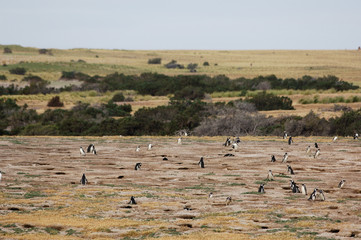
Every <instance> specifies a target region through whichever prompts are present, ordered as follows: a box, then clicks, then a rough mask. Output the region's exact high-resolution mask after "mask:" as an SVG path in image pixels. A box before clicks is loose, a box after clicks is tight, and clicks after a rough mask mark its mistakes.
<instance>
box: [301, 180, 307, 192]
mask: <svg viewBox="0 0 361 240" xmlns="http://www.w3.org/2000/svg"><path fill="white" fill-rule="evenodd" d="M301 193H302V194H303V195H307V188H306V185H305V184H304V183H302V186H301Z"/></svg>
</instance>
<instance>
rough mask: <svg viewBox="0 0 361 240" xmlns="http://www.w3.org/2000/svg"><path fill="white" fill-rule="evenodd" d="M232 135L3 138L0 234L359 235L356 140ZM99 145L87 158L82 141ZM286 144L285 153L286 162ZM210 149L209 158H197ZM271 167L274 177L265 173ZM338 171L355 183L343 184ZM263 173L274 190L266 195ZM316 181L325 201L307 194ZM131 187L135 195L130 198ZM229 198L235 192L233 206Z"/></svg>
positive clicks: (70, 236) (3, 236) (4, 236)
mask: <svg viewBox="0 0 361 240" xmlns="http://www.w3.org/2000/svg"><path fill="white" fill-rule="evenodd" d="M224 140H225V138H224V137H215V138H195V137H188V138H185V139H183V144H181V145H179V144H177V143H176V142H177V138H176V137H156V138H153V137H141V138H135V137H132V138H130V137H101V138H95V137H94V138H77V137H0V155H1V160H0V170H1V171H2V172H4V174H3V175H2V180H1V182H0V188H1V193H0V216H1V217H0V238H1V239H113V238H116V239H119V238H120V239H123V238H124V239H143V238H151V237H158V238H161V239H163V238H164V239H185V238H188V239H206V238H207V239H220V238H223V239H249V238H255V239H296V238H307V239H350V238H353V237H355V238H361V189H360V187H359V183H360V181H361V175H360V171H361V162H360V156H361V155H360V153H361V144H360V141H359V140H353V139H351V138H339V140H338V141H336V142H332V141H331V139H329V138H321V137H311V138H301V137H300V138H297V137H296V138H294V141H295V143H294V144H292V145H291V146H289V145H288V144H287V142H286V141H285V140H283V139H281V138H279V137H244V138H241V140H242V142H241V143H240V147H239V149H238V150H237V151H234V150H231V149H230V148H229V147H224V146H222V143H223V141H224ZM315 141H317V142H318V143H319V147H320V149H321V155H320V156H319V157H318V158H316V159H314V158H313V157H309V156H308V155H307V154H306V151H305V149H306V147H307V146H308V145H311V148H312V151H311V152H312V153H314V152H315V147H314V145H313V144H314V142H315ZM90 143H94V144H95V147H96V149H97V152H98V154H97V155H93V154H87V155H86V156H81V155H80V153H79V147H80V146H83V148H84V149H85V148H86V147H87V146H88V144H90ZM148 143H152V144H153V145H154V147H153V149H152V150H147V145H148ZM137 145H140V147H141V149H140V152H135V148H136V146H137ZM285 152H288V154H289V159H288V162H287V163H281V159H282V156H283V154H284V153H285ZM226 153H232V154H234V155H235V156H234V157H224V155H225V154H226ZM272 154H274V155H275V156H276V159H277V161H276V162H275V163H271V162H270V159H271V155H272ZM163 156H167V158H168V160H167V161H165V160H163ZM201 156H203V157H204V162H205V168H200V167H199V166H198V164H197V163H198V161H199V159H200V157H201ZM137 162H141V163H142V166H141V169H140V170H138V171H136V170H134V166H135V164H136V163H137ZM287 164H289V165H291V166H292V168H293V170H294V171H295V175H289V174H288V172H287ZM268 170H272V172H273V174H274V176H275V178H274V179H275V180H274V181H266V176H267V173H268ZM83 173H85V174H86V177H87V179H88V181H89V184H88V185H85V186H81V185H80V184H79V181H80V178H81V176H82V174H83ZM291 178H292V179H293V180H295V182H296V183H297V184H298V185H299V186H301V184H302V183H305V184H306V186H307V189H308V192H309V193H308V196H304V195H302V194H300V193H297V194H295V193H292V192H291V190H290V188H289V181H290V179H291ZM341 179H346V184H345V186H344V188H342V189H339V188H338V187H337V185H338V183H339V181H340V180H341ZM262 182H264V183H265V184H266V185H265V194H258V193H257V189H258V187H259V185H260V183H262ZM314 188H318V189H322V190H323V191H324V192H325V197H326V201H320V200H316V201H309V200H307V199H308V197H309V195H310V193H311V192H312V190H313V189H314ZM210 192H212V193H213V198H211V199H210V198H208V194H209V193H210ZM131 196H134V197H135V199H136V201H137V203H138V204H137V205H130V204H128V202H129V200H130V197H131ZM228 196H230V197H232V199H233V201H232V202H231V203H230V204H229V205H226V198H227V197H228Z"/></svg>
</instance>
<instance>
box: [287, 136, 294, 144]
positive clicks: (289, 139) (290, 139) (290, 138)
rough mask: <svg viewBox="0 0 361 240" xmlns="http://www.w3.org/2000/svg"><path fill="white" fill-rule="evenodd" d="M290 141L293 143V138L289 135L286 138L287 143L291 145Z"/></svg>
mask: <svg viewBox="0 0 361 240" xmlns="http://www.w3.org/2000/svg"><path fill="white" fill-rule="evenodd" d="M291 143H293V139H292V137H291V136H290V137H289V138H288V145H291Z"/></svg>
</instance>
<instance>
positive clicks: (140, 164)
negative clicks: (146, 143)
mask: <svg viewBox="0 0 361 240" xmlns="http://www.w3.org/2000/svg"><path fill="white" fill-rule="evenodd" d="M141 166H142V163H140V162H139V163H136V164H135V167H134V170H140V167H141Z"/></svg>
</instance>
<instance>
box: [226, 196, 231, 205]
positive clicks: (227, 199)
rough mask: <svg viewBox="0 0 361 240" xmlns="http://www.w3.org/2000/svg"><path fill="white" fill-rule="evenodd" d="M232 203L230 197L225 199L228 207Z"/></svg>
mask: <svg viewBox="0 0 361 240" xmlns="http://www.w3.org/2000/svg"><path fill="white" fill-rule="evenodd" d="M231 202H232V197H227V198H226V205H229V204H230V203H231Z"/></svg>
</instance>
